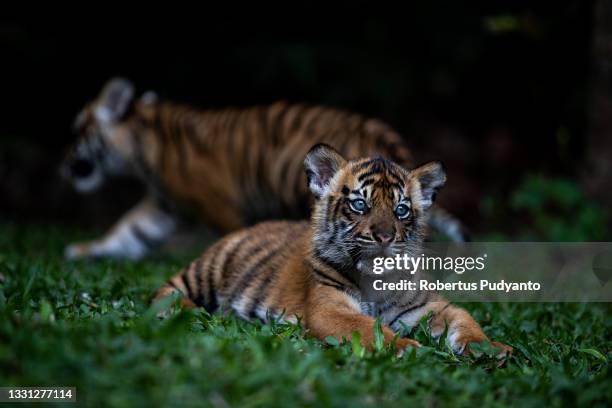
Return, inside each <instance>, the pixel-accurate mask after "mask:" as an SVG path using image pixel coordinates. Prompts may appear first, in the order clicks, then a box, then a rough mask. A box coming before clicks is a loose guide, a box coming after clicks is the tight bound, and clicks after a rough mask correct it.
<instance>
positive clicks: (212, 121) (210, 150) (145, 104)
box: [64, 79, 463, 258]
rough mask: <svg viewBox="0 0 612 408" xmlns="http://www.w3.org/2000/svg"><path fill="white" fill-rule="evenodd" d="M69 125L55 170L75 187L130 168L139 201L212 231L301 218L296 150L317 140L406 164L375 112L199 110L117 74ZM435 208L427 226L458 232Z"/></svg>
mask: <svg viewBox="0 0 612 408" xmlns="http://www.w3.org/2000/svg"><path fill="white" fill-rule="evenodd" d="M75 128H76V131H77V133H78V134H80V135H81V137H80V139H79V142H78V143H77V144H76V145H75V147H74V148H73V149H72V150H71V152H70V153H69V156H68V158H67V160H66V165H65V167H64V173H65V174H66V176H67V177H68V178H69V179H70V180H71V181H72V183H73V184H74V185H75V187H76V188H77V189H78V190H81V191H89V190H93V189H95V188H96V187H98V186H99V185H101V183H102V182H103V181H104V179H105V176H106V175H108V174H132V175H135V176H137V177H139V178H141V179H142V180H143V181H145V182H146V183H147V186H148V189H149V197H148V198H147V199H146V201H147V202H148V203H153V202H157V203H158V206H159V207H160V213H164V216H162V217H161V218H162V219H165V218H169V217H171V216H172V217H173V216H174V214H176V210H177V209H183V208H188V209H191V210H195V212H196V213H197V214H198V215H199V217H200V219H201V220H202V221H203V222H205V223H206V224H207V225H210V226H212V227H215V228H216V229H217V230H219V231H220V232H229V231H234V230H237V229H239V228H242V227H244V226H248V225H253V224H255V223H257V222H260V221H263V220H269V219H306V218H307V217H308V215H309V210H310V196H309V192H308V188H307V186H306V183H305V181H304V175H303V172H302V165H301V158H302V157H304V155H305V154H306V153H307V152H308V150H309V149H310V148H311V147H312V146H313V145H315V144H316V143H321V142H323V143H327V144H329V145H331V146H334V147H335V148H336V149H337V150H338V151H340V152H341V153H342V154H343V155H345V156H346V157H348V158H357V157H364V156H370V155H374V154H383V155H385V156H386V157H388V158H389V159H391V160H394V161H395V162H397V163H401V164H402V165H405V166H407V167H410V166H411V165H412V159H411V156H410V152H409V150H408V148H407V146H406V144H405V142H404V141H403V139H402V138H401V137H400V135H398V134H397V133H396V132H395V131H394V130H393V129H391V128H390V127H389V126H388V125H386V124H384V123H383V122H381V121H379V120H376V119H368V118H364V117H362V116H360V115H358V114H354V113H350V112H346V111H342V110H337V109H331V108H325V107H321V106H306V105H300V104H294V105H292V104H288V103H285V102H279V103H275V104H273V105H271V106H255V107H251V108H246V109H233V108H229V109H222V110H210V111H200V110H196V109H193V108H191V107H189V106H186V105H180V104H175V103H170V102H160V101H157V100H156V99H155V98H154V97H152V96H151V94H150V93H147V94H145V95H144V96H143V97H141V98H140V99H138V98H134V89H133V86H132V85H131V83H130V82H129V81H126V80H121V79H115V80H112V81H110V82H109V84H107V86H106V87H105V88H104V89H103V91H102V93H101V95H100V96H99V97H98V98H97V99H96V100H94V101H93V102H92V103H90V104H88V105H87V106H86V107H85V109H84V110H83V111H82V112H81V113H80V114H79V116H78V118H77V120H76V124H75ZM170 209H172V210H173V211H170ZM436 212H437V210H433V211H432V214H433V217H432V221H435V220H438V221H440V222H434V225H435V227H436V228H437V229H438V230H440V231H442V232H450V233H452V234H451V235H450V236H451V238H453V239H458V240H461V239H463V236H462V234H461V228H460V224H459V223H458V222H457V221H456V220H455V219H453V218H452V217H450V216H445V217H443V218H439V217H436V216H435V215H436ZM179 213H180V211H179ZM143 217H144V218H147V221H146V222H155V220H154V219H152V218H151V217H149V216H148V215H147V214H144V215H143ZM121 222H122V221H120V223H121ZM116 229H117V228H115V230H116ZM128 229H131V228H128ZM172 230H173V229H169V230H168V234H170V233H171V232H172ZM132 238H133V237H121V239H119V238H116V237H114V236H112V235H109V236H107V237H103V238H102V239H101V240H100V241H98V242H96V243H94V245H90V246H87V245H76V246H73V247H71V249H69V255H71V256H72V257H79V256H87V255H88V254H90V253H92V252H94V253H95V252H96V249H95V248H96V246H97V247H98V252H99V253H101V254H103V252H104V250H103V249H100V247H102V248H104V247H105V246H104V245H102V244H103V241H104V240H106V241H117V240H123V241H129V240H130V239H132ZM155 238H156V239H155V241H156V242H157V241H159V239H157V237H155ZM105 245H106V246H109V245H110V244H108V243H106V244H105ZM141 253H142V252H139V255H140V254H141ZM139 255H138V256H139ZM138 256H132V257H135V258H137V257H138Z"/></svg>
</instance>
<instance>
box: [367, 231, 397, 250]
mask: <svg viewBox="0 0 612 408" xmlns="http://www.w3.org/2000/svg"><path fill="white" fill-rule="evenodd" d="M372 238H374V240H375V241H376V242H378V243H379V244H381V245H383V246H387V245H389V244H390V243H392V242H393V240H394V238H395V232H386V231H372Z"/></svg>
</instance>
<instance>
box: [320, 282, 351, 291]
mask: <svg viewBox="0 0 612 408" xmlns="http://www.w3.org/2000/svg"><path fill="white" fill-rule="evenodd" d="M317 282H318V283H320V284H321V285H325V286H330V287H332V288H334V289H337V290H339V291H341V292H344V291H345V289H346V288H345V287H343V286H338V285H334V284H333V283H328V282H324V281H317Z"/></svg>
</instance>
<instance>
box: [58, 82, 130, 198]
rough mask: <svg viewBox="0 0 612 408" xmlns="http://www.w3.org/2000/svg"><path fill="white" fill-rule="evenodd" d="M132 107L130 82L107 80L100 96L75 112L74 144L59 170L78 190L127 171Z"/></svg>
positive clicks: (80, 190)
mask: <svg viewBox="0 0 612 408" xmlns="http://www.w3.org/2000/svg"><path fill="white" fill-rule="evenodd" d="M133 107H134V87H133V85H132V83H131V82H129V81H127V80H125V79H121V78H114V79H111V80H110V81H109V82H108V83H107V84H106V85H105V86H104V88H103V89H102V92H101V93H100V95H99V96H98V97H97V98H96V99H95V100H93V101H92V102H90V103H89V104H88V105H87V106H85V108H84V109H83V110H82V111H81V112H80V113H79V114H78V115H77V118H76V120H75V122H74V126H73V127H74V132H75V133H76V135H77V138H78V139H77V141H76V143H75V144H74V145H73V146H72V147H71V148H70V149H69V151H68V153H67V155H66V157H65V159H64V161H63V163H62V165H61V168H60V172H61V174H62V176H63V177H64V178H66V179H67V180H69V181H70V182H71V183H72V184H73V186H74V187H75V189H76V190H77V191H79V192H90V191H94V190H96V189H97V188H98V187H100V186H101V185H102V184H103V182H104V180H105V179H106V178H107V176H111V175H123V174H128V173H129V172H130V167H129V164H128V163H129V161H128V160H127V158H126V151H127V150H128V149H129V146H128V144H129V139H130V136H131V135H130V133H131V130H130V125H129V122H130V116H131V112H132V111H133Z"/></svg>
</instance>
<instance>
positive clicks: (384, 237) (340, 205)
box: [305, 145, 446, 268]
mask: <svg viewBox="0 0 612 408" xmlns="http://www.w3.org/2000/svg"><path fill="white" fill-rule="evenodd" d="M305 168H306V174H307V177H308V184H309V187H310V189H311V191H312V192H313V194H314V195H315V198H316V201H315V207H314V213H313V219H312V221H313V222H312V225H313V244H314V248H315V251H318V252H319V255H320V256H322V257H324V258H325V259H327V260H328V261H331V262H333V263H335V264H336V266H338V267H346V268H348V267H359V265H360V263H368V262H370V261H371V260H372V259H373V258H375V257H379V256H394V255H396V254H399V253H415V252H416V251H418V250H419V249H420V247H421V243H422V241H423V233H424V228H425V223H426V221H427V210H428V209H429V208H430V207H431V205H432V203H433V201H434V199H435V195H436V193H437V191H438V190H439V189H440V188H441V187H442V186H443V185H444V182H445V181H446V175H445V172H444V169H443V167H442V165H441V164H440V163H438V162H432V163H428V164H425V165H423V166H421V167H418V168H416V169H413V170H407V169H404V168H402V167H401V166H399V165H397V164H396V163H393V162H391V161H389V160H386V159H384V158H382V157H375V158H366V159H360V160H353V161H347V160H345V159H344V158H343V157H342V156H341V155H340V154H339V153H338V152H336V151H335V150H333V149H332V148H331V147H329V146H326V145H317V146H315V147H313V148H312V149H311V151H310V152H309V153H308V155H307V156H306V159H305Z"/></svg>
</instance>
